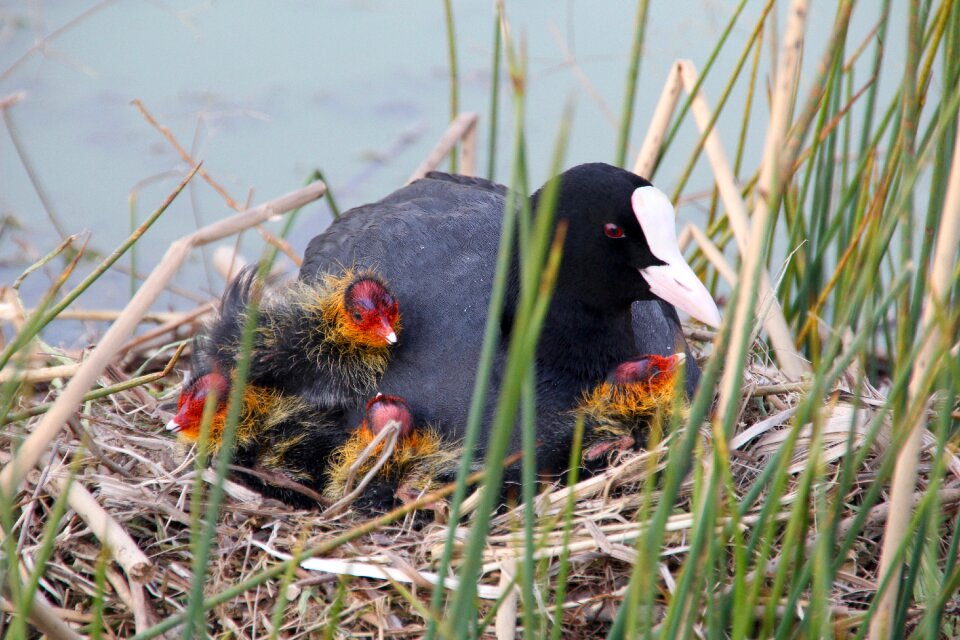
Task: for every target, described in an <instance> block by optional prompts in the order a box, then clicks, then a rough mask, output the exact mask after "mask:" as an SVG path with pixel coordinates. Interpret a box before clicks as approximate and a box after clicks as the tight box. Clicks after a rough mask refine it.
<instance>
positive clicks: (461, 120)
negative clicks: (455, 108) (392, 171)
mask: <svg viewBox="0 0 960 640" xmlns="http://www.w3.org/2000/svg"><path fill="white" fill-rule="evenodd" d="M477 119H478V116H477V114H476V113H472V112H468V113H461V114H460V115H458V116H457V117H456V118H455V119H454V120H453V122H451V123H450V126H448V127H447V130H446V131H445V132H444V133H443V135H442V136H441V137H440V140H439V141H437V144H436V146H434V147H433V149H431V150H430V153H428V154H427V157H426V159H424V161H423V162H421V163H420V166H419V167H417V170H416V171H414V172H413V175H411V176H410V179H409V180H407V184H410V183H411V182H413V181H414V180H419V179H420V178H422V177H424V176H425V175H427V173H429V172H431V171H434V170H435V169H436V168H437V167H439V166H440V163H441V162H443V159H444V158H445V157H447V154H448V153H450V152H451V151H453V149H454V147H455V146H456V144H457V142H458V141H460V140H464V139H466V137H467V136H468V134H469V133H470V132H471V131H472V130H473V129H476V127H477Z"/></svg>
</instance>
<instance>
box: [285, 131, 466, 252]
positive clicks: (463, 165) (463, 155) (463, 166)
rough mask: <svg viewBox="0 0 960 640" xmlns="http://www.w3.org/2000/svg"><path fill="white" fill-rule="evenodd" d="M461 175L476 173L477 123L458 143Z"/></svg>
mask: <svg viewBox="0 0 960 640" xmlns="http://www.w3.org/2000/svg"><path fill="white" fill-rule="evenodd" d="M457 166H458V167H459V171H460V174H461V175H464V176H475V175H477V125H476V121H474V125H473V126H472V127H470V128H469V129H467V130H466V131H464V132H463V141H462V142H461V143H460V163H459V164H458V165H457ZM298 266H299V265H298Z"/></svg>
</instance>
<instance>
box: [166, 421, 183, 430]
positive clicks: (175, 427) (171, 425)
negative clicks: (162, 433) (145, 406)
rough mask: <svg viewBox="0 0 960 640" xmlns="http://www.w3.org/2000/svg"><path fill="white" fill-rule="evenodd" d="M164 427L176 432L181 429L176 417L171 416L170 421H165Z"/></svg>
mask: <svg viewBox="0 0 960 640" xmlns="http://www.w3.org/2000/svg"><path fill="white" fill-rule="evenodd" d="M166 429H167V431H172V432H174V433H177V432H178V431H180V429H182V427H181V426H180V425H179V424H177V419H176V418H172V419H171V420H170V422H168V423H167V426H166Z"/></svg>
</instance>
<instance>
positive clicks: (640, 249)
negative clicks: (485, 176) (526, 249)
mask: <svg viewBox="0 0 960 640" xmlns="http://www.w3.org/2000/svg"><path fill="white" fill-rule="evenodd" d="M553 180H559V181H560V186H559V188H560V191H559V197H558V200H557V211H556V218H557V219H558V220H566V221H567V224H568V228H567V235H566V240H565V242H564V248H563V260H562V262H561V266H560V273H559V276H558V278H557V293H558V295H564V296H568V297H571V298H574V299H577V300H579V301H580V302H582V303H583V304H586V305H588V306H591V307H595V308H600V309H612V308H625V307H628V306H629V305H630V303H632V302H633V301H635V300H650V299H653V298H661V299H663V300H666V301H667V302H670V303H672V304H674V305H676V306H677V307H679V308H681V309H683V310H684V311H686V312H687V313H689V314H690V315H692V316H694V317H696V318H697V319H699V320H702V321H703V322H706V323H708V324H718V323H719V319H720V317H719V312H718V311H717V308H716V304H715V303H714V302H713V299H712V298H711V297H710V294H709V293H708V292H707V290H706V289H705V288H704V286H703V284H702V283H701V282H700V281H699V280H698V279H697V277H696V276H695V275H694V273H693V272H692V271H691V270H690V267H689V266H688V265H687V263H686V262H685V261H684V259H683V256H682V255H681V254H680V250H679V248H678V246H677V239H676V226H675V225H676V223H675V221H674V213H673V206H672V205H671V204H670V201H669V200H668V199H667V197H666V196H665V195H664V194H663V193H662V192H661V191H660V190H659V189H657V188H656V187H654V186H653V185H652V184H650V182H649V181H648V180H646V179H644V178H641V177H640V176H638V175H636V174H633V173H631V172H629V171H625V170H623V169H619V168H617V167H613V166H611V165H608V164H602V163H593V164H584V165H580V166H578V167H574V168H572V169H569V170H567V171H565V172H563V173H562V174H560V175H559V176H557V177H556V178H553ZM548 185H549V183H548ZM548 185H545V186H544V187H543V188H542V189H541V190H540V191H538V192H537V193H536V194H534V196H533V203H532V204H533V205H534V206H536V204H537V202H538V201H539V199H540V198H541V197H542V196H543V193H544V190H545V189H546V188H547V186H548Z"/></svg>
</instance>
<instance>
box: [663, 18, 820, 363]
mask: <svg viewBox="0 0 960 640" xmlns="http://www.w3.org/2000/svg"><path fill="white" fill-rule="evenodd" d="M800 36H801V38H802V33H801V34H800ZM797 57H798V59H799V53H798V55H797ZM798 61H799V60H798ZM677 64H678V66H679V68H680V76H681V79H682V81H683V87H684V90H685V91H687V93H690V92H691V91H693V89H694V87H696V85H697V70H696V67H694V65H693V63H692V62H690V61H689V60H680V61H678V63H677ZM778 77H779V76H778ZM790 78H791V86H792V78H793V76H791V77H790ZM785 99H787V98H785ZM784 108H786V107H784ZM690 110H691V112H692V113H693V118H694V121H695V122H696V123H697V128H699V129H700V133H701V134H702V133H704V132H705V131H706V130H707V127H708V126H709V125H710V120H711V118H712V114H711V111H710V107H709V106H708V104H707V100H706V98H705V97H704V96H703V92H702V91H698V92H697V94H696V96H694V99H693V103H692V104H691V105H690ZM782 117H783V118H784V121H783V122H781V123H780V125H779V126H781V127H782V130H781V133H780V134H779V141H780V142H782V140H783V138H784V137H785V136H786V131H787V124H788V123H787V122H786V121H785V119H786V118H787V114H786V113H784V114H783V116H782ZM773 126H774V123H773V122H772V121H771V130H770V131H773V129H772V127H773ZM703 149H704V152H705V153H706V154H707V160H708V161H709V162H710V167H711V168H712V169H713V175H714V182H715V183H716V185H717V190H718V191H719V192H720V199H721V200H723V204H724V207H725V208H726V210H727V218H728V219H729V220H730V228H731V229H732V230H733V234H734V237H735V238H736V240H737V246H738V248H739V249H740V255H741V256H746V255H747V253H748V252H749V251H750V247H758V246H760V245H758V244H756V243H755V241H754V243H753V244H751V243H750V239H749V235H750V233H749V231H748V229H749V228H750V221H749V218H748V217H747V207H746V204H744V202H743V198H741V196H740V189H739V187H738V186H737V183H736V178H735V177H734V175H733V170H732V169H731V167H730V162H729V160H728V159H727V157H726V153H725V152H724V150H723V144H722V143H721V142H720V136H719V135H718V134H717V129H716V127H713V128H711V129H710V133H708V134H707V137H706V139H705V140H704V145H703ZM768 149H769V147H768ZM773 162H774V156H770V155H765V156H764V163H765V164H764V166H766V165H767V164H770V163H773ZM771 167H772V165H771ZM760 184H761V185H764V186H765V187H766V185H767V184H768V183H767V182H760ZM768 193H769V191H768ZM757 201H758V203H759V202H760V201H765V197H760V198H758V199H757ZM759 206H760V205H759V204H758V209H759ZM764 206H765V205H764ZM753 224H754V225H756V214H754V223H753ZM744 273H748V272H746V271H744ZM770 282H771V280H770V274H769V273H767V270H766V269H763V271H762V272H761V274H760V290H759V292H758V293H759V296H760V300H762V301H764V302H763V303H761V305H758V308H759V307H760V306H762V304H766V302H765V301H767V300H769V301H771V306H770V310H769V312H768V313H767V315H766V317H765V318H764V327H765V328H766V330H767V333H768V334H769V335H770V342H771V343H772V344H773V351H774V353H775V354H776V356H777V361H778V362H779V363H780V366H781V367H782V368H783V370H784V371H785V372H786V373H787V375H788V376H790V377H792V378H795V379H796V378H799V377H800V376H802V375H803V374H805V373H809V372H810V366H809V365H808V364H807V362H806V360H804V359H803V357H802V356H801V355H800V352H799V351H797V348H796V346H794V343H793V336H792V335H791V333H790V328H789V326H788V325H787V320H786V318H785V317H784V315H783V309H781V308H780V303H779V301H777V299H776V296H775V295H774V293H773V288H772V287H771V285H770Z"/></svg>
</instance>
